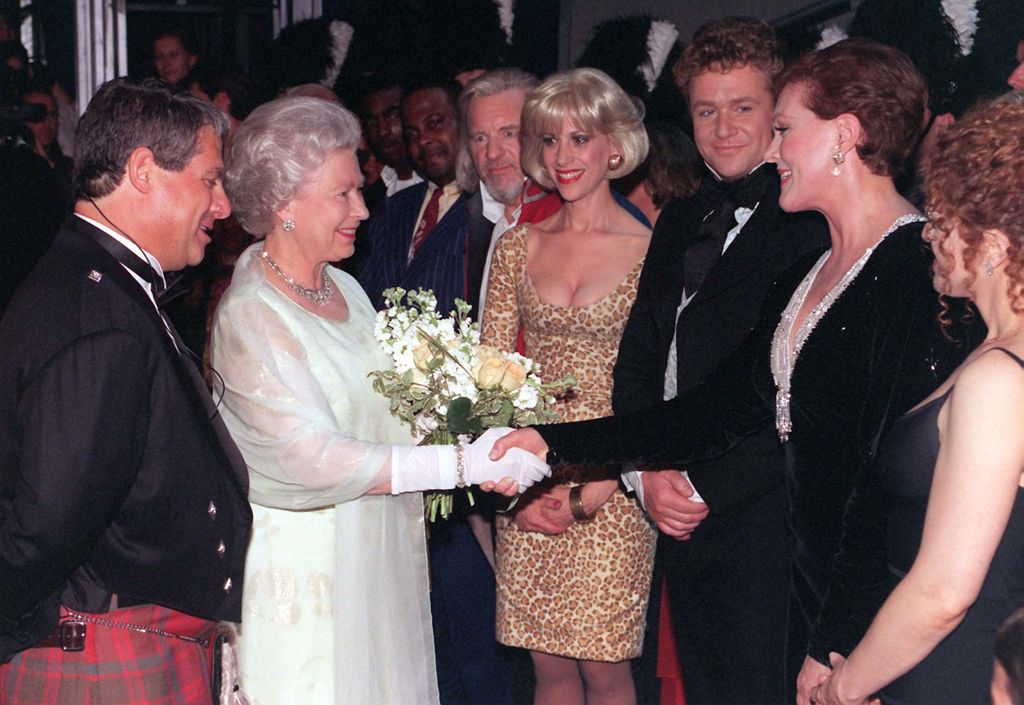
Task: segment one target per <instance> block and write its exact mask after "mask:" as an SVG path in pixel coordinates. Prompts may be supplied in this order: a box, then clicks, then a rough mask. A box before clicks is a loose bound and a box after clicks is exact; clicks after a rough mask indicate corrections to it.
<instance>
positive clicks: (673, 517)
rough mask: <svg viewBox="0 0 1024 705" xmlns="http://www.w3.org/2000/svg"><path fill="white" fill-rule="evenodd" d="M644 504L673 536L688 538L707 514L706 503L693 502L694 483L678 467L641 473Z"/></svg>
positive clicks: (675, 537) (667, 532)
mask: <svg viewBox="0 0 1024 705" xmlns="http://www.w3.org/2000/svg"><path fill="white" fill-rule="evenodd" d="M640 477H641V482H643V485H644V507H645V509H647V513H648V514H649V515H650V516H651V518H652V519H654V523H655V524H657V526H658V530H659V531H661V533H663V534H667V535H668V536H671V537H672V538H674V539H678V540H687V539H689V538H690V534H691V532H693V530H694V529H696V528H697V526H698V525H699V524H700V523H701V522H702V521H704V519H705V518H706V517H707V515H708V505H706V504H704V503H703V502H694V501H693V500H691V499H690V497H692V496H693V485H691V484H690V481H689V480H687V479H686V478H685V477H683V476H682V474H681V473H680V472H679V471H677V470H658V471H647V472H644V473H643V474H642V475H641V476H640Z"/></svg>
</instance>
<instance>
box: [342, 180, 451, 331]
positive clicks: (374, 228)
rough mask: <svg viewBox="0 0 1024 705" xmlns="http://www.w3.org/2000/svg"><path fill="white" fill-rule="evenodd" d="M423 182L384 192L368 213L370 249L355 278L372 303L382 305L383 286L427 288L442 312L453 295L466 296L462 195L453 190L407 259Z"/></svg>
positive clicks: (375, 306) (425, 186)
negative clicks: (444, 208)
mask: <svg viewBox="0 0 1024 705" xmlns="http://www.w3.org/2000/svg"><path fill="white" fill-rule="evenodd" d="M426 193H427V183H426V182H424V183H422V184H416V185H415V186H410V187H409V188H407V189H403V190H401V191H399V192H398V193H396V194H395V195H393V196H391V197H389V198H387V199H385V200H384V202H383V203H381V204H380V205H379V206H377V208H376V209H375V210H374V211H373V214H372V215H371V216H370V221H369V222H370V224H369V229H368V232H369V240H370V246H371V252H370V255H369V257H367V259H366V260H364V262H363V264H362V266H361V267H360V268H359V275H358V277H357V279H358V280H359V283H360V284H361V285H362V287H363V289H364V290H365V291H366V294H367V296H369V297H370V302H371V303H372V304H373V306H374V308H376V309H377V310H380V309H381V308H383V306H384V296H383V293H384V290H385V289H387V288H389V287H393V286H400V287H402V288H403V289H406V290H409V289H418V288H423V289H433V291H434V295H435V296H437V308H438V311H440V312H441V313H443V314H447V313H448V311H450V310H452V309H453V308H454V306H455V299H456V298H465V296H466V236H467V228H468V224H469V212H468V210H467V208H466V201H467V196H466V195H465V194H463V195H461V196H459V198H458V200H456V201H455V203H453V204H452V206H451V208H449V209H448V211H447V212H446V213H445V214H444V217H443V218H441V220H440V221H438V223H437V225H436V226H435V227H434V230H433V232H431V233H430V237H428V238H427V239H426V241H425V242H424V243H423V245H421V246H420V249H419V250H418V251H417V252H416V256H415V257H413V259H412V262H409V261H408V252H409V245H410V244H411V242H412V234H413V228H414V227H415V226H416V217H417V216H418V215H419V212H420V207H421V206H422V205H423V198H424V197H425V196H426Z"/></svg>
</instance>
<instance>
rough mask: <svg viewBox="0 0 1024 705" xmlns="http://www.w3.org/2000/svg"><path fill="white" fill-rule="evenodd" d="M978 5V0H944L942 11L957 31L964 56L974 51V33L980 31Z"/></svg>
mask: <svg viewBox="0 0 1024 705" xmlns="http://www.w3.org/2000/svg"><path fill="white" fill-rule="evenodd" d="M977 5H978V2H977V0H942V10H943V12H945V13H946V17H948V18H949V21H950V23H952V25H953V29H955V30H956V38H957V41H958V42H960V53H961V54H963V55H964V56H967V55H968V54H970V53H971V51H972V50H973V49H974V33H975V31H977V29H978V7H977ZM1022 11H1024V10H1022Z"/></svg>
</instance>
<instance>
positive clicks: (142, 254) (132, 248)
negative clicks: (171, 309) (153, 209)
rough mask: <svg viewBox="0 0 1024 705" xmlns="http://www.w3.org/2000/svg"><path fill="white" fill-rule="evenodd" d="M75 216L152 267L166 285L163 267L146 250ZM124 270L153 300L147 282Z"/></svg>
mask: <svg viewBox="0 0 1024 705" xmlns="http://www.w3.org/2000/svg"><path fill="white" fill-rule="evenodd" d="M75 215H76V216H77V217H79V218H81V219H82V220H84V221H85V222H87V223H88V224H89V225H92V226H93V227H96V228H99V229H100V230H102V231H103V232H105V233H106V234H107V235H109V236H110V237H112V238H114V239H115V240H117V241H118V242H120V243H121V244H122V245H124V246H125V247H127V248H128V251H129V252H131V253H132V254H133V255H135V256H136V257H138V258H139V259H141V260H143V261H144V262H147V263H149V266H150V267H152V268H153V270H154V271H155V272H156V273H157V274H158V275H159V276H160V278H161V279H163V280H164V284H165V285H166V283H167V280H166V278H165V277H164V269H163V267H161V266H160V262H159V261H158V260H157V258H156V257H154V256H153V255H151V254H150V253H148V252H146V250H144V249H142V247H140V246H139V245H137V244H136V243H135V242H134V241H132V240H129V239H128V238H126V237H125V236H124V235H122V234H121V233H119V232H117V231H116V230H113V229H111V228H109V227H107V226H106V225H104V224H103V223H100V222H97V221H95V220H93V219H92V218H89V217H87V216H84V215H82V214H81V213H75ZM121 266H122V267H124V265H121ZM124 269H125V271H126V272H128V273H129V274H131V275H132V277H133V278H134V279H135V281H137V282H138V283H139V284H140V285H141V286H142V288H143V289H145V290H146V292H147V293H149V298H151V299H152V298H153V291H152V287H151V286H150V283H149V282H148V281H146V280H145V279H143V278H142V277H140V276H139V275H138V274H136V273H135V272H133V271H132V270H130V269H128V267H124ZM154 302H155V299H154Z"/></svg>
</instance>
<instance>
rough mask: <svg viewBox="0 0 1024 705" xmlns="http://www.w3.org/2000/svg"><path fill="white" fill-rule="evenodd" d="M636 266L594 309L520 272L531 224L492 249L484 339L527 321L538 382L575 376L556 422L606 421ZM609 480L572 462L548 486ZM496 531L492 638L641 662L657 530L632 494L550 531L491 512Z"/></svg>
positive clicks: (504, 335) (505, 336) (510, 333)
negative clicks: (557, 301) (543, 291)
mask: <svg viewBox="0 0 1024 705" xmlns="http://www.w3.org/2000/svg"><path fill="white" fill-rule="evenodd" d="M642 266H643V261H642V260H641V261H640V262H638V263H637V264H636V266H635V267H634V268H633V270H632V271H631V272H630V273H629V274H628V275H627V276H626V278H625V279H624V280H623V281H622V283H621V284H619V286H618V287H617V288H616V289H615V290H614V291H613V292H611V293H610V294H608V295H607V296H605V297H604V298H602V299H601V300H599V301H597V302H595V303H593V304H590V305H588V306H579V307H572V308H563V307H559V306H552V305H550V304H547V303H545V302H544V301H542V300H541V299H540V297H539V296H538V295H537V292H536V291H535V290H534V288H533V284H532V283H531V281H530V277H529V276H528V274H527V271H526V228H525V227H521V228H517V229H516V230H512V231H509V232H507V233H506V234H505V235H503V236H502V238H501V239H500V240H499V241H498V244H497V247H496V248H495V252H494V258H493V262H492V265H491V274H490V284H489V288H488V293H487V309H486V313H485V316H484V327H483V335H482V338H483V341H484V342H485V343H488V344H490V345H494V346H495V347H498V348H502V349H505V350H513V349H515V344H516V336H517V333H518V330H519V327H520V325H522V328H523V336H524V341H525V344H526V354H528V355H529V356H530V357H532V358H533V359H534V360H535V361H537V362H538V363H539V364H540V365H541V375H542V377H543V378H544V379H545V380H551V379H558V378H559V377H562V376H563V375H566V374H570V373H571V374H573V375H575V376H576V378H577V380H578V385H577V387H576V388H575V389H574V391H573V393H572V394H571V395H567V396H568V398H567V399H565V400H564V401H561V402H559V404H558V406H557V411H558V413H559V416H560V418H561V420H562V421H580V420H584V419H592V418H597V417H601V416H609V415H611V413H612V408H611V392H612V368H613V367H614V365H615V359H616V357H617V355H618V346H619V339H620V338H621V337H622V331H623V329H624V328H625V326H626V319H627V318H628V316H629V310H630V308H631V307H632V306H633V301H634V299H635V298H636V286H637V282H638V280H639V278H640V270H641V268H642ZM606 477H607V476H606V475H604V474H602V473H601V472H599V471H598V470H597V469H595V468H586V467H579V466H568V467H564V468H559V469H558V471H556V474H555V477H554V478H552V480H553V481H554V482H556V483H558V484H563V485H570V486H571V485H578V484H582V483H585V482H587V481H589V480H597V479H606ZM549 482H550V481H549ZM497 530H498V544H497V553H496V559H497V583H498V611H497V635H498V641H500V642H501V643H503V644H507V645H509V646H517V647H521V648H526V649H531V650H533V651H540V652H544V653H549V654H555V655H558V656H565V657H569V658H574V659H585V660H589V661H622V660H624V659H629V658H635V657H636V656H639V655H640V649H641V644H642V640H643V632H644V624H645V614H646V611H647V597H648V592H649V589H650V583H651V568H652V565H653V562H654V544H655V539H656V537H657V533H656V530H655V529H654V527H653V526H652V525H651V523H650V522H649V520H648V519H647V517H646V515H645V514H644V512H643V510H642V509H641V508H640V506H639V505H638V504H637V502H636V501H635V500H634V499H632V498H631V497H627V496H626V495H625V494H624V493H623V492H622V490H621V489H619V490H616V492H615V493H614V494H613V495H612V496H611V498H610V499H609V500H608V502H606V503H605V504H604V506H602V507H601V508H600V509H599V510H598V512H597V515H596V517H595V519H594V520H593V521H592V522H587V523H576V524H572V525H571V526H569V528H568V529H567V530H566V531H565V533H563V534H560V535H557V536H548V535H546V534H540V533H536V532H528V531H521V530H520V529H519V528H518V527H517V526H516V525H515V522H514V521H512V519H511V518H510V517H508V516H499V517H498V522H497Z"/></svg>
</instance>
